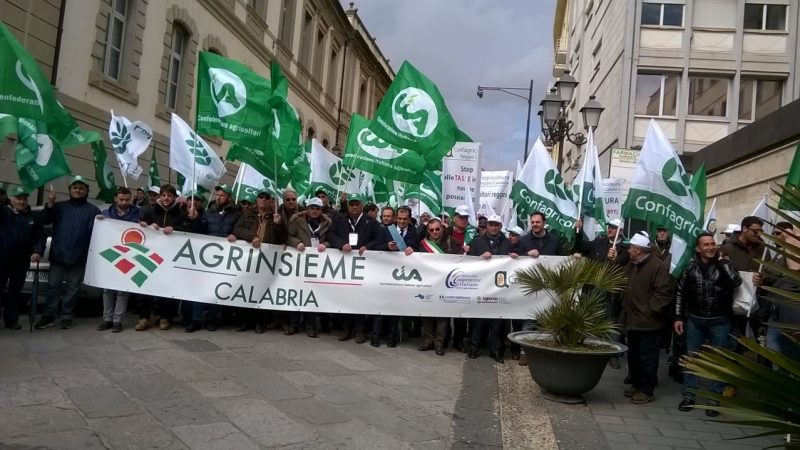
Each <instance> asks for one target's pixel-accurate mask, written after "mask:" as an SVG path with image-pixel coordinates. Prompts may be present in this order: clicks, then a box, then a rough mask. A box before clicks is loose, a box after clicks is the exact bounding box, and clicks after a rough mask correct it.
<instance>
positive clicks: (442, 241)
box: [418, 217, 463, 356]
mask: <svg viewBox="0 0 800 450" xmlns="http://www.w3.org/2000/svg"><path fill="white" fill-rule="evenodd" d="M446 230H447V229H446V228H445V227H444V225H443V224H442V221H441V220H439V219H437V218H435V217H434V218H432V219H429V220H428V222H427V228H426V230H425V231H426V234H427V237H425V238H423V239H422V240H421V241H420V245H419V251H420V252H425V253H437V254H440V255H441V254H446V255H460V254H461V253H463V251H462V248H461V244H459V243H458V241H456V240H455V239H453V238H452V236H448V235H447V234H446V233H445V232H446ZM449 323H450V318H447V317H425V318H423V319H422V339H423V341H422V344H420V346H419V349H418V350H419V351H421V352H425V351H428V350H435V351H436V354H437V355H438V356H444V347H445V346H444V341H445V337H446V335H447V325H448V324H449Z"/></svg>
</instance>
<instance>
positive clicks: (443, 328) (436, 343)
mask: <svg viewBox="0 0 800 450" xmlns="http://www.w3.org/2000/svg"><path fill="white" fill-rule="evenodd" d="M449 322H450V319H448V318H447V317H425V318H423V319H422V339H423V342H422V345H423V346H424V347H434V348H437V349H438V348H444V338H445V335H446V334H447V324H448V323H449Z"/></svg>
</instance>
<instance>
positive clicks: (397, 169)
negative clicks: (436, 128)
mask: <svg viewBox="0 0 800 450" xmlns="http://www.w3.org/2000/svg"><path fill="white" fill-rule="evenodd" d="M343 163H344V165H345V166H349V167H355V168H356V169H361V170H363V171H364V172H367V173H371V174H373V175H375V176H378V177H382V178H387V179H390V180H397V181H403V182H406V183H411V184H420V183H421V182H422V175H423V173H424V172H425V165H426V163H425V159H423V158H422V156H420V154H419V153H415V152H412V151H410V150H405V149H401V148H397V147H395V146H393V145H390V144H389V143H388V142H386V141H384V140H383V139H381V138H379V137H378V136H376V135H375V133H373V132H372V131H370V130H369V120H367V119H366V118H364V117H363V116H361V115H359V114H353V115H352V116H351V117H350V132H349V133H348V135H347V145H346V147H345V154H344V160H343Z"/></svg>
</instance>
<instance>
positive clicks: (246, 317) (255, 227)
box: [233, 190, 283, 334]
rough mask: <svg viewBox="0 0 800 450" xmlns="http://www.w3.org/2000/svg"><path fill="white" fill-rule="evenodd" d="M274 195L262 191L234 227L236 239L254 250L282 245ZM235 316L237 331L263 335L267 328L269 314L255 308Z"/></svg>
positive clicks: (241, 309)
mask: <svg viewBox="0 0 800 450" xmlns="http://www.w3.org/2000/svg"><path fill="white" fill-rule="evenodd" d="M270 200H272V194H270V193H269V191H267V190H261V191H259V192H258V195H257V196H256V204H255V206H254V207H253V208H251V209H250V210H249V211H247V212H245V213H243V214H242V215H241V217H240V218H239V221H238V222H236V226H234V227H233V235H234V236H236V239H241V240H243V241H247V242H249V243H250V245H252V246H253V247H254V248H260V247H261V244H275V245H281V244H283V242H282V241H281V239H280V237H279V235H278V227H277V225H275V222H274V220H275V216H274V213H275V210H274V209H272V206H271V201H270ZM234 315H235V316H237V319H239V320H240V323H239V327H238V328H236V331H239V332H242V331H247V330H249V329H250V328H255V332H256V334H262V333H264V331H265V330H266V326H267V312H266V311H262V310H259V309H255V308H236V309H235V311H234Z"/></svg>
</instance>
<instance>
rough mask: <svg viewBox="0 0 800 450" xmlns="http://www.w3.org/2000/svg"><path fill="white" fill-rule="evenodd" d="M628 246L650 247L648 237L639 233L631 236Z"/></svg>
mask: <svg viewBox="0 0 800 450" xmlns="http://www.w3.org/2000/svg"><path fill="white" fill-rule="evenodd" d="M630 245H636V246H639V247H650V236H649V235H648V234H647V232H644V231H640V232H638V233H636V234H634V235H633V237H632V238H631V240H630Z"/></svg>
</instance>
